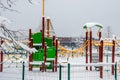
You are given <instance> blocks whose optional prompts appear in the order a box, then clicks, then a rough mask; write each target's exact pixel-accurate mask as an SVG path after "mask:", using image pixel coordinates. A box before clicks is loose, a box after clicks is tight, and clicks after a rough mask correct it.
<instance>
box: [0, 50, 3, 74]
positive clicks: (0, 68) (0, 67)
mask: <svg viewBox="0 0 120 80" xmlns="http://www.w3.org/2000/svg"><path fill="white" fill-rule="evenodd" d="M0 72H3V52H2V51H0Z"/></svg>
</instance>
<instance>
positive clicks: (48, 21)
mask: <svg viewBox="0 0 120 80" xmlns="http://www.w3.org/2000/svg"><path fill="white" fill-rule="evenodd" d="M46 23H47V32H46V33H47V37H48V38H49V37H50V19H49V18H47V19H46Z"/></svg>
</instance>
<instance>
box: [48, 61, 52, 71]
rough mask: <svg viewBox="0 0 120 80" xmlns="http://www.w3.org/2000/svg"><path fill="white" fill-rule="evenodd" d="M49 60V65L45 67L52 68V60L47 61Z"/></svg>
mask: <svg viewBox="0 0 120 80" xmlns="http://www.w3.org/2000/svg"><path fill="white" fill-rule="evenodd" d="M47 62H50V65H48V66H47V69H52V61H47Z"/></svg>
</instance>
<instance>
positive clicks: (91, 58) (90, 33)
mask: <svg viewBox="0 0 120 80" xmlns="http://www.w3.org/2000/svg"><path fill="white" fill-rule="evenodd" d="M90 63H92V30H90ZM90 71H92V66H90Z"/></svg>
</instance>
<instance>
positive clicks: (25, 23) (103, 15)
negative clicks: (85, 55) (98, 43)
mask: <svg viewBox="0 0 120 80" xmlns="http://www.w3.org/2000/svg"><path fill="white" fill-rule="evenodd" d="M45 4H46V5H45V16H46V17H50V18H51V20H52V24H53V26H54V29H55V32H56V34H57V36H69V37H72V36H80V35H83V33H84V30H83V25H84V24H85V23H87V22H98V23H101V24H103V25H104V28H103V31H104V33H105V29H106V27H108V26H111V30H112V32H113V33H114V34H116V35H117V36H120V31H119V24H120V9H119V8H120V0H45ZM16 9H18V10H19V11H20V12H21V13H20V14H18V13H14V12H10V11H1V13H2V16H4V17H7V18H9V19H10V20H12V21H13V22H12V24H11V25H12V27H10V28H11V29H29V28H32V29H33V30H39V29H40V25H41V4H40V5H31V4H29V3H28V1H27V0H19V2H18V3H17V5H16ZM13 26H15V27H13Z"/></svg>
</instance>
